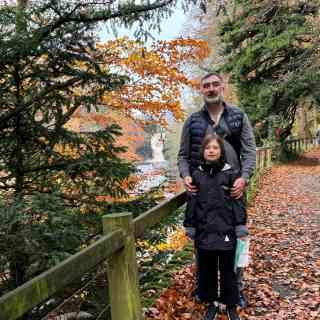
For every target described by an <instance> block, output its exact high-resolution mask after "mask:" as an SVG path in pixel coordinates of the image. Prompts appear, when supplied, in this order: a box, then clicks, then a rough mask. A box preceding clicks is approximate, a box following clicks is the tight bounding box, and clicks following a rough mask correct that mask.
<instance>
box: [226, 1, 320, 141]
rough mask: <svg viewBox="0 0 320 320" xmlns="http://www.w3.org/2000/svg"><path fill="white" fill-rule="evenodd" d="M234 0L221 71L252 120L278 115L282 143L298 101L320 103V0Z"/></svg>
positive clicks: (289, 130)
mask: <svg viewBox="0 0 320 320" xmlns="http://www.w3.org/2000/svg"><path fill="white" fill-rule="evenodd" d="M236 2H237V5H238V9H237V11H236V16H235V17H234V19H232V21H231V20H227V21H226V22H225V23H224V24H223V25H221V29H220V34H221V36H222V39H223V41H224V44H225V54H226V55H228V60H227V61H226V63H225V64H224V66H223V68H222V69H223V70H224V71H226V72H227V73H229V74H230V75H231V76H232V80H233V81H234V82H235V85H236V87H237V91H238V96H239V100H240V104H241V105H242V107H243V108H244V109H245V110H246V111H247V112H248V113H249V115H250V116H251V119H253V121H254V122H260V121H263V120H265V119H266V118H267V117H268V116H270V115H280V116H281V118H282V121H283V123H282V131H281V140H282V141H284V139H285V138H286V137H287V136H288V135H289V134H290V132H291V129H292V125H293V123H294V120H295V116H296V110H297V107H298V106H299V105H300V104H301V102H303V101H304V100H305V99H311V100H312V101H313V103H314V104H319V102H320V101H319V97H320V96H319V94H320V91H319V89H320V87H319V80H320V79H319V77H320V72H319V37H318V35H319V28H318V26H317V24H316V23H315V17H317V14H318V13H319V1H308V2H305V1H303V2H302V1H291V2H290V1H262V0H257V1H248V0H237V1H236Z"/></svg>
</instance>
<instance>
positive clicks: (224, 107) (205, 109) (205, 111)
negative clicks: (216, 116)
mask: <svg viewBox="0 0 320 320" xmlns="http://www.w3.org/2000/svg"><path fill="white" fill-rule="evenodd" d="M222 104H223V111H222V114H221V117H223V116H224V115H225V114H228V112H229V110H230V107H231V106H230V105H229V104H228V103H227V102H225V101H222ZM201 110H202V112H203V113H204V114H205V115H206V117H207V118H208V119H209V121H210V122H211V123H212V122H213V121H212V119H211V118H210V115H209V111H208V107H207V104H204V106H203V107H202V109H201Z"/></svg>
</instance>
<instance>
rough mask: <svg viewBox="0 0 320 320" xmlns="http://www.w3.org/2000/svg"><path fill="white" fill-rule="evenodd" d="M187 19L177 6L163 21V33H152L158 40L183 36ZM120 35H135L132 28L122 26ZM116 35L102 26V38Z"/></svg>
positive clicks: (105, 38)
mask: <svg viewBox="0 0 320 320" xmlns="http://www.w3.org/2000/svg"><path fill="white" fill-rule="evenodd" d="M185 21H186V14H185V13H184V12H183V10H182V9H180V8H176V10H175V12H174V13H173V14H172V16H171V17H169V18H168V19H166V20H162V22H161V30H162V31H161V33H160V34H159V33H158V32H157V31H155V32H153V33H152V35H153V36H154V37H155V39H156V40H172V39H176V38H178V37H180V36H181V34H182V30H183V25H184V22H185ZM117 32H118V37H121V36H128V37H129V38H132V37H133V33H132V32H130V30H128V29H125V28H121V29H119V30H118V31H117ZM114 38H115V36H114V35H113V34H112V31H108V30H107V28H105V27H104V28H101V31H100V40H101V41H106V40H109V39H114Z"/></svg>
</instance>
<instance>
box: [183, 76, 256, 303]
mask: <svg viewBox="0 0 320 320" xmlns="http://www.w3.org/2000/svg"><path fill="white" fill-rule="evenodd" d="M200 92H201V94H202V96H203V99H204V102H205V105H204V107H203V108H202V109H201V110H200V111H198V112H195V113H193V114H191V115H190V116H189V118H188V119H187V120H186V122H185V124H184V127H183V131H182V135H181V143H180V150H179V154H178V166H179V171H180V175H181V177H182V178H183V182H184V185H185V187H186V189H187V191H189V192H191V193H194V192H197V189H196V187H195V186H194V185H193V184H192V178H191V174H192V172H193V170H194V169H196V168H197V167H198V166H199V165H200V162H201V155H200V149H201V144H202V140H203V138H204V137H205V136H206V135H207V134H210V133H211V134H212V133H216V134H218V135H220V136H221V137H223V138H224V140H225V145H224V147H225V151H226V160H227V162H228V163H229V164H231V165H232V166H233V168H234V169H235V170H237V171H238V172H239V175H240V177H239V178H238V179H236V181H235V183H234V186H233V188H232V190H231V195H232V196H233V197H234V198H236V199H239V198H240V197H241V196H242V195H243V193H244V191H245V188H246V186H247V185H248V183H249V179H250V177H251V175H252V173H253V171H254V169H255V164H256V145H255V139H254V134H253V130H252V127H251V124H250V122H249V119H248V117H247V115H246V114H245V113H244V112H243V111H241V110H240V109H239V108H236V107H233V106H230V105H229V104H227V103H226V102H224V100H223V92H224V84H223V78H222V77H221V76H220V75H219V74H218V73H214V72H212V73H209V74H207V75H205V76H204V77H203V78H202V79H201V83H200ZM241 273H242V272H239V287H240V288H239V289H240V292H241V289H242V279H241V278H242V276H241ZM239 304H240V306H242V307H244V306H245V305H246V301H245V299H244V297H243V295H242V294H241V295H240V303H239Z"/></svg>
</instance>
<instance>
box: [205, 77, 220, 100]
mask: <svg viewBox="0 0 320 320" xmlns="http://www.w3.org/2000/svg"><path fill="white" fill-rule="evenodd" d="M223 90H224V86H223V82H222V80H221V79H220V78H219V77H217V76H211V77H209V78H206V79H204V80H202V82H201V86H200V92H201V93H202V95H203V99H204V101H205V102H206V103H219V102H221V101H222V100H223Z"/></svg>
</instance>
